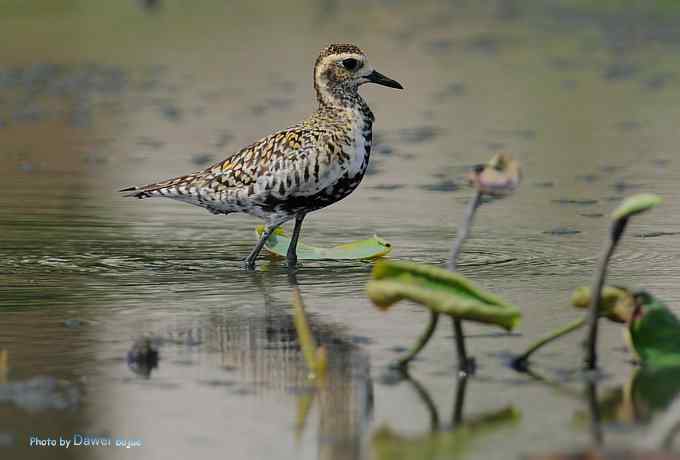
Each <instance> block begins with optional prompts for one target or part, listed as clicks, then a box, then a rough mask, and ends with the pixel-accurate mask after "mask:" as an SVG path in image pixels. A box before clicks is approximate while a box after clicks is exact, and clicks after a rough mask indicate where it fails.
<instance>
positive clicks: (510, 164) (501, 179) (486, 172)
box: [466, 153, 522, 197]
mask: <svg viewBox="0 0 680 460" xmlns="http://www.w3.org/2000/svg"><path fill="white" fill-rule="evenodd" d="M466 178H467V180H468V181H469V182H470V184H471V185H473V186H474V187H476V188H477V189H478V190H479V191H480V193H483V194H486V195H491V196H494V197H504V196H507V195H509V194H511V193H512V192H514V191H515V189H516V188H517V187H518V186H519V183H520V180H521V178H522V174H521V171H520V167H519V163H518V162H517V161H516V160H513V159H512V157H511V156H510V155H508V154H505V153H499V154H497V155H495V156H494V157H493V158H492V159H491V160H490V161H489V162H488V163H487V164H485V165H479V166H477V167H476V168H475V170H474V171H472V172H470V173H468V174H467V175H466Z"/></svg>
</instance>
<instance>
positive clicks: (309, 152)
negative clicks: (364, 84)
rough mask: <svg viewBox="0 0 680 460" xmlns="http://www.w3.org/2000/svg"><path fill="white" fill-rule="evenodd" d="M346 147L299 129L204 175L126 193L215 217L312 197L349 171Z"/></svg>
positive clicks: (270, 138) (325, 133) (325, 134)
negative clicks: (166, 200) (158, 198)
mask: <svg viewBox="0 0 680 460" xmlns="http://www.w3.org/2000/svg"><path fill="white" fill-rule="evenodd" d="M342 142H349V140H348V139H345V138H342V139H340V138H338V139H336V138H332V137H331V136H330V135H329V134H328V131H327V130H324V131H322V130H316V129H313V128H311V127H310V126H305V124H300V125H297V126H294V127H292V128H289V129H287V130H284V131H280V132H278V133H275V134H272V135H271V136H268V137H265V138H264V139H261V140H259V141H257V142H255V143H254V144H252V145H250V146H248V147H246V148H244V149H243V150H241V151H239V152H237V153H235V154H234V155H232V156H231V157H229V158H227V159H225V160H223V161H221V162H219V163H217V164H215V165H213V166H211V167H209V168H207V169H205V170H203V171H199V172H196V173H193V174H189V175H186V176H179V177H175V178H172V179H168V180H166V181H163V182H158V183H154V184H149V185H145V186H141V187H132V188H129V189H124V190H122V191H132V192H133V193H130V194H129V195H127V196H134V197H137V198H148V197H153V196H162V197H167V198H173V199H177V200H181V201H186V202H189V203H191V204H196V205H198V206H203V207H206V208H208V209H209V210H211V211H213V212H231V211H236V210H242V208H244V207H247V206H248V205H250V204H258V203H265V202H270V201H272V200H275V201H285V200H286V199H288V198H290V197H292V196H311V195H314V194H315V193H318V192H319V191H321V190H323V189H324V188H326V187H328V186H329V185H332V184H333V183H334V182H335V181H336V180H337V179H338V178H339V177H341V176H342V175H343V174H344V173H345V172H346V170H347V168H348V167H349V166H348V164H349V157H348V156H347V155H346V154H345V153H344V152H343V149H342V148H341V147H340V144H341V143H342Z"/></svg>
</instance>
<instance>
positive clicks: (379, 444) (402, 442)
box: [371, 407, 521, 460]
mask: <svg viewBox="0 0 680 460" xmlns="http://www.w3.org/2000/svg"><path fill="white" fill-rule="evenodd" d="M520 417H521V416H520V413H519V412H518V411H517V410H516V409H515V408H513V407H507V408H504V409H502V410H499V411H497V412H495V413H491V414H488V415H484V416H481V417H478V418H477V419H476V420H470V421H466V422H465V423H463V424H461V425H459V426H458V427H457V428H456V429H454V430H452V431H435V432H432V433H426V434H423V435H420V436H402V435H399V434H397V433H395V432H394V431H393V430H392V429H390V428H389V427H387V426H384V427H381V428H380V429H378V430H377V431H376V433H375V434H374V435H373V438H372V440H371V447H372V450H373V458H375V459H377V460H387V459H390V460H435V459H437V460H438V459H442V460H443V459H451V458H459V457H462V456H463V455H464V454H465V453H467V451H468V450H469V449H470V448H471V447H472V446H471V444H472V443H473V442H474V441H475V440H477V439H478V438H480V437H483V436H484V435H485V434H489V433H492V432H494V431H496V430H499V429H503V428H507V427H509V426H513V425H516V424H517V423H518V422H519V420H520Z"/></svg>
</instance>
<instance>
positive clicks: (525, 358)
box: [512, 316, 587, 371]
mask: <svg viewBox="0 0 680 460" xmlns="http://www.w3.org/2000/svg"><path fill="white" fill-rule="evenodd" d="M586 319H587V317H585V316H584V317H583V318H579V319H577V320H576V321H572V322H571V323H569V324H567V325H566V326H562V327H561V328H559V329H557V330H556V331H554V332H551V333H550V334H548V335H545V336H543V337H541V338H540V339H538V340H537V341H536V342H534V343H533V344H531V346H530V347H529V348H528V349H527V351H525V352H524V353H522V354H521V355H520V356H518V357H517V358H515V359H514V360H513V361H512V366H513V367H514V368H515V369H517V370H519V371H523V370H525V369H526V367H527V364H528V362H529V357H530V356H531V355H532V354H534V352H535V351H536V350H538V349H540V348H542V347H543V346H544V345H546V344H548V343H550V342H552V341H553V340H557V339H559V338H560V337H562V336H565V335H567V334H569V333H570V332H573V331H575V330H577V329H579V328H581V327H583V326H585V325H586Z"/></svg>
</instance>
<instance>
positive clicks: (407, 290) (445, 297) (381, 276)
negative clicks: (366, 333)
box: [367, 260, 521, 330]
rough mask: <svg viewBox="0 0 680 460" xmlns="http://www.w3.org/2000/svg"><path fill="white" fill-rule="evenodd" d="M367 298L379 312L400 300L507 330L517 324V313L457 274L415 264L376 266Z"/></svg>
mask: <svg viewBox="0 0 680 460" xmlns="http://www.w3.org/2000/svg"><path fill="white" fill-rule="evenodd" d="M373 278H374V279H373V280H372V281H369V283H368V286H367V290H368V296H369V298H370V299H371V300H372V301H373V303H374V304H375V305H376V306H378V307H379V308H382V309H387V308H389V307H390V306H391V305H392V304H394V303H396V302H398V301H400V300H403V299H407V300H411V301H413V302H416V303H419V304H421V305H424V306H425V307H427V308H429V309H430V310H432V311H435V312H437V313H443V314H446V315H449V316H452V317H454V318H460V319H464V320H471V321H477V322H481V323H486V324H494V325H497V326H500V327H502V328H505V329H507V330H511V329H513V328H514V327H516V326H517V325H518V324H519V321H520V317H521V314H520V312H519V309H518V308H517V307H515V306H514V305H512V304H509V303H507V302H505V301H503V300H502V299H501V298H500V297H498V296H496V295H494V294H491V293H488V292H485V291H483V290H481V289H479V288H478V287H477V286H475V285H474V284H472V283H471V282H470V281H468V280H467V279H466V278H465V277H463V276H462V275H460V274H458V273H453V272H449V271H447V270H444V269H442V268H439V267H435V266H432V265H423V264H418V263H415V262H406V261H388V260H381V261H378V262H376V264H375V266H374V267H373Z"/></svg>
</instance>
